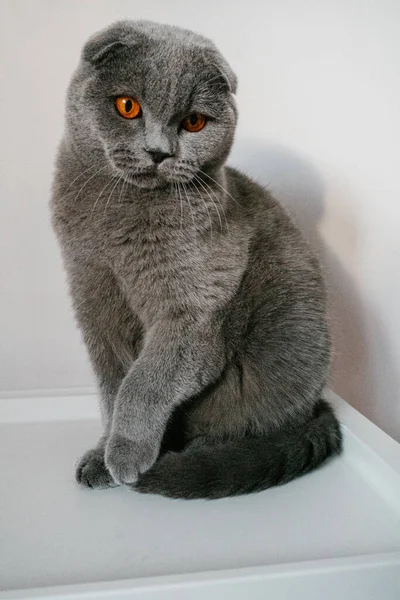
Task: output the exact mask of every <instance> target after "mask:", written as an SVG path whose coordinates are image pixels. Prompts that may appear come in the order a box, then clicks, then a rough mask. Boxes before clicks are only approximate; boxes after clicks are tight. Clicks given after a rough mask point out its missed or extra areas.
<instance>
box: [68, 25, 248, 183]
mask: <svg viewBox="0 0 400 600" xmlns="http://www.w3.org/2000/svg"><path fill="white" fill-rule="evenodd" d="M236 85H237V81H236V77H235V75H234V73H233V72H232V70H231V68H230V66H229V65H228V63H227V62H226V61H225V59H224V58H223V57H222V56H221V54H220V53H219V52H218V50H217V49H216V47H215V45H214V44H213V43H212V42H211V41H210V40H208V39H207V38H204V37H202V36H200V35H197V34H195V33H193V32H191V31H189V30H184V29H180V28H178V27H172V26H169V25H160V24H157V23H152V22H149V21H122V22H119V23H115V24H114V25H112V26H111V27H109V28H107V29H105V30H103V31H101V32H99V33H97V34H95V35H94V36H93V37H92V38H91V39H90V40H89V41H88V42H87V44H86V45H85V47H84V49H83V52H82V59H81V62H80V65H79V67H78V70H77V72H76V73H75V75H74V77H73V79H72V82H71V84H70V87H69V92H68V102H67V126H68V131H69V134H70V136H71V137H72V140H73V142H74V145H75V147H76V148H77V150H78V152H79V154H80V156H81V159H82V161H83V162H85V163H86V164H89V165H91V164H92V163H95V162H98V163H99V164H100V163H102V162H104V160H106V162H107V164H108V166H109V167H111V169H112V170H113V171H114V172H115V173H116V174H120V175H121V176H122V177H123V178H124V179H125V180H126V181H129V182H131V183H133V184H134V185H137V186H139V187H144V188H155V187H159V186H163V185H168V184H173V183H174V182H177V181H181V182H186V181H190V180H191V179H192V178H193V177H194V175H195V174H196V172H197V171H198V170H199V169H202V170H204V169H207V168H208V169H210V168H211V169H212V168H218V167H219V166H220V165H221V164H223V162H224V161H225V160H226V158H227V156H228V154H229V151H230V148H231V145H232V141H233V136H234V131H235V126H236V119H237V113H236V107H235V101H234V97H233V95H234V94H235V91H236Z"/></svg>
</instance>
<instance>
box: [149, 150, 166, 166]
mask: <svg viewBox="0 0 400 600" xmlns="http://www.w3.org/2000/svg"><path fill="white" fill-rule="evenodd" d="M147 152H148V153H149V154H150V156H151V158H152V159H153V161H154V162H155V163H156V165H158V164H160V163H162V161H163V160H165V159H166V158H170V157H171V156H172V154H170V153H169V152H163V151H162V150H147Z"/></svg>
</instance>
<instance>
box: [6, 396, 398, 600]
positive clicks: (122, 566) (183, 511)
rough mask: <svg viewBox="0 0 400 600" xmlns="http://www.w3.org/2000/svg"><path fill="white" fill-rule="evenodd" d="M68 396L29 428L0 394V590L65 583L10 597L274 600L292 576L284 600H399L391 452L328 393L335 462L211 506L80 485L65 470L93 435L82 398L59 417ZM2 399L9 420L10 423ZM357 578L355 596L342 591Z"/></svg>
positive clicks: (94, 426) (88, 405)
mask: <svg viewBox="0 0 400 600" xmlns="http://www.w3.org/2000/svg"><path fill="white" fill-rule="evenodd" d="M78 400H79V399H78V398H76V399H75V408H76V410H77V412H76V418H78V417H80V416H81V415H80V413H79V410H78ZM31 401H32V403H35V402H36V403H37V405H38V406H39V407H40V406H41V407H42V408H43V406H45V404H46V402H44V401H43V399H38V400H37V401H36V400H35V399H31ZM69 401H70V400H69V399H68V398H62V397H60V398H54V399H53V406H52V407H50V406H49V405H47V406H48V411H47V420H45V421H43V422H42V423H40V422H36V423H30V422H29V415H28V416H27V417H26V422H24V416H23V412H22V411H23V403H21V402H20V403H18V401H16V400H15V399H14V400H12V401H6V400H2V401H0V422H2V423H3V424H2V425H1V426H0V472H1V478H0V503H1V506H0V532H1V549H2V550H1V554H2V557H1V561H0V565H1V566H0V588H2V589H5V590H18V589H20V590H21V589H25V590H29V589H30V588H41V587H47V586H67V587H66V588H64V587H62V588H60V589H57V590H48V591H47V592H46V591H43V590H41V591H37V592H35V593H34V594H33V592H31V591H26V592H19V593H18V594H17V597H19V598H20V597H31V596H32V594H33V595H36V596H42V595H43V594H44V595H47V596H49V595H50V596H53V595H58V594H72V595H74V594H75V593H76V594H78V597H81V594H83V593H84V592H87V593H88V594H90V593H94V592H96V596H97V595H98V593H99V591H101V592H102V593H105V594H106V592H107V593H110V594H111V596H113V597H114V596H115V597H120V594H122V592H121V589H122V590H123V589H125V590H126V594H128V595H130V594H133V593H134V592H135V593H138V594H139V595H140V594H141V593H142V592H143V591H144V589H146V590H147V591H148V593H149V596H148V597H154V598H158V597H162V598H170V597H171V598H181V597H182V598H184V597H185V595H184V594H183V591H182V590H185V589H189V588H190V590H192V591H193V593H194V592H195V593H196V594H197V595H196V596H190V597H193V598H202V597H207V598H209V599H210V598H214V597H215V598H219V597H221V596H220V595H218V590H219V593H220V594H221V593H223V594H224V595H223V596H222V597H230V598H231V597H232V598H253V597H255V598H256V597H259V596H257V594H258V593H259V592H260V590H264V591H266V590H268V591H271V592H274V593H275V595H274V600H280V598H287V596H285V595H284V593H285V591H284V590H285V589H286V590H287V589H288V586H289V587H290V585H294V582H296V583H295V585H296V589H298V595H296V599H297V600H302V598H303V596H302V595H301V594H303V593H304V594H307V593H308V596H304V598H305V597H307V598H314V597H315V598H318V597H321V596H318V595H316V596H312V595H310V590H314V591H313V593H316V592H315V590H317V591H318V590H320V591H321V590H323V589H324V590H325V592H326V595H325V596H324V600H330V598H331V597H332V599H333V598H335V600H336V599H337V597H338V596H336V597H335V596H334V595H332V596H331V595H327V594H328V590H329V594H333V593H336V594H337V593H339V592H340V594H342V595H341V596H340V598H341V600H347V598H349V600H357V599H358V598H360V599H361V598H362V599H363V600H369V599H371V600H376V599H377V598H378V597H379V600H387V599H389V598H390V599H392V598H393V599H394V598H397V597H398V596H395V595H394V594H395V592H399V593H400V503H399V502H398V499H399V498H400V446H399V445H398V444H397V443H396V442H395V441H394V440H392V439H390V438H388V436H386V435H385V434H384V433H383V432H382V431H380V430H378V429H377V428H376V427H375V426H374V425H372V424H371V423H369V422H368V421H366V420H365V419H364V418H363V417H362V416H361V415H359V414H358V413H356V411H354V410H353V409H352V408H351V407H350V406H348V405H346V404H345V403H344V402H343V401H341V400H340V399H335V403H336V406H337V409H338V413H339V415H340V418H341V420H342V422H344V423H345V427H344V431H345V452H344V456H343V457H341V458H340V459H338V460H334V461H332V462H330V463H329V464H327V465H326V466H324V467H323V468H321V469H320V470H319V471H317V472H314V473H312V474H310V475H308V476H306V477H303V478H302V479H298V480H296V481H294V482H292V483H290V484H288V485H286V486H283V487H281V488H275V489H271V490H268V491H266V492H263V493H260V494H256V495H252V496H247V497H239V498H231V499H224V500H220V501H214V502H203V501H191V502H187V501H186V502H185V501H173V500H167V499H163V498H160V497H155V496H141V495H139V494H135V493H133V492H132V491H130V490H128V489H123V488H119V489H110V490H103V491H89V490H84V489H81V488H80V487H79V486H77V484H75V482H74V480H73V465H74V463H75V461H76V460H77V458H78V457H79V455H80V454H81V453H82V452H83V451H84V450H85V449H87V447H89V446H90V444H91V443H94V442H95V441H96V438H97V436H98V433H99V424H98V422H97V421H93V420H88V419H87V417H88V416H90V415H91V414H92V412H91V411H92V410H93V408H94V405H93V401H94V398H93V399H88V398H86V399H85V398H84V399H83V404H82V407H83V408H82V420H76V421H72V420H70V418H71V414H70V415H69V417H68V412H67V410H66V407H65V405H66V404H68V402H69ZM15 402H16V405H17V408H18V409H19V412H20V415H19V417H20V418H19V421H20V422H10V421H13V420H14V421H15V419H14V418H13V416H12V408H10V407H12V405H13V403H15ZM59 418H61V419H62V420H58V419H59ZM52 419H53V420H52ZM366 555H367V556H366ZM310 561H311V562H310ZM288 563H295V564H293V565H290V564H288ZM254 567H257V569H255V570H254ZM238 569H245V570H244V571H242V570H240V571H237V570H238ZM216 571H224V572H223V573H219V574H218V573H216ZM225 571H226V573H225ZM204 572H214V573H209V574H207V573H204ZM195 573H197V575H193V574H195ZM184 574H192V575H190V576H189V575H187V576H186V577H182V575H184ZM164 576H172V579H171V578H167V579H166V580H164V579H162V577H164ZM160 577H161V579H159V578H160ZM142 578H151V579H142ZM132 579H134V580H135V581H130V582H127V581H125V582H123V581H120V582H119V583H118V580H132ZM116 581H117V583H113V584H112V585H111V587H110V586H108V587H107V586H106V587H104V586H103V585H100V583H99V582H116ZM234 582H236V583H235V585H234V590H235V595H229V594H230V593H231V592H230V589H231V588H230V587H229V586H232V585H233V583H234ZM240 582H241V583H240ZM246 582H247V584H248V586H247V587H246ZM357 582H358V583H357ZM89 583H90V584H92V586H89V587H85V586H83V587H77V588H69V587H68V586H70V585H77V584H89ZM356 583H357V585H358V584H359V587H357V590H358V592H357V594H358V593H360V594H361V593H362V594H363V595H346V594H348V593H350V591H349V590H352V589H353V592H354V586H355V584H356ZM93 586H94V587H93ZM168 586H169V587H168ZM171 586H172V587H171ZM176 586H178V588H179V590H180V592H179V593H180V594H182V596H179V595H177V594H178V592H177V587H176ZM182 586H183V587H182ZM185 586H187V587H185ZM193 586H194V588H193ZM204 586H205V587H204ZM207 586H208V587H207ZM210 586H211V587H210ZM221 586H227V587H222V588H221ZM266 586H267V587H266ZM268 586H272V587H268ZM274 586H276V587H274ZM338 586H339V587H338ZM340 586H342V587H340ZM192 588H193V589H192ZM203 588H204V589H203ZM214 588H215V589H214ZM378 589H379V590H381V593H380V594H379V596H377V595H376V594H375V592H376V590H378ZM157 590H158V591H157ZM168 590H169V591H168ZM196 590H197V591H196ZM221 590H222V591H221ZM300 590H302V591H301V592H300ZM192 591H191V592H190V593H192ZM211 592H212V593H215V594H217V595H216V596H210V593H211ZM250 592H251V593H250ZM202 593H204V594H205V595H201V594H202ZM232 593H233V592H232ZM253 593H254V595H252V594H253ZM372 593H374V594H375V595H370V594H372ZM152 594H153V595H152ZM157 594H160V595H157ZM168 594H170V595H168ZM280 594H283V595H280ZM343 594H345V595H343ZM6 597H10V594H7V595H6Z"/></svg>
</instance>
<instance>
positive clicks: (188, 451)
mask: <svg viewBox="0 0 400 600" xmlns="http://www.w3.org/2000/svg"><path fill="white" fill-rule="evenodd" d="M341 450H342V435H341V431H340V425H339V422H338V420H337V419H336V417H335V414H334V412H333V410H332V408H331V407H330V406H329V404H328V403H327V402H325V400H319V401H318V402H317V404H316V406H315V409H314V414H313V417H312V418H311V420H310V421H308V422H307V423H305V424H303V425H301V426H299V427H298V428H297V429H291V430H286V431H282V432H280V433H279V434H275V435H274V436H270V437H247V438H241V439H238V440H232V441H227V442H217V443H215V444H213V445H211V444H210V445H206V444H204V445H198V444H196V443H195V444H193V445H191V444H189V445H188V446H187V447H186V448H185V449H184V450H183V451H182V452H168V453H167V454H165V455H164V456H162V457H161V458H160V459H159V460H158V461H157V462H156V463H155V464H154V465H153V467H151V469H149V471H147V472H146V473H143V474H142V475H140V477H139V479H138V481H137V482H136V484H135V485H134V489H136V490H137V491H139V492H142V493H146V494H161V495H163V496H168V497H170V498H186V499H194V498H208V499H214V498H224V497H226V496H237V495H239V494H249V493H251V492H260V491H261V490H265V489H267V488H269V487H272V486H276V485H282V484H284V483H287V482H289V481H291V480H292V479H295V478H296V477H299V476H301V475H304V474H305V473H309V472H310V471H313V470H314V469H316V468H317V467H319V466H320V465H321V464H322V463H323V462H324V461H325V460H326V459H327V458H329V457H330V456H334V455H336V454H340V452H341Z"/></svg>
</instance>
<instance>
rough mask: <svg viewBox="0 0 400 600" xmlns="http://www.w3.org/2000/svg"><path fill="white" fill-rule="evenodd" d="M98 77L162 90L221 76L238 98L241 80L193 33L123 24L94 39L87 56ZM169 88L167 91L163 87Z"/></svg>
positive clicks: (146, 23) (84, 55)
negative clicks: (133, 80)
mask: <svg viewBox="0 0 400 600" xmlns="http://www.w3.org/2000/svg"><path fill="white" fill-rule="evenodd" d="M82 58H83V61H84V62H85V63H90V64H91V66H92V67H94V69H96V71H98V72H99V73H101V74H103V75H106V76H108V79H110V78H112V77H113V76H114V77H115V78H116V79H117V78H121V77H129V75H130V74H131V75H133V76H134V77H136V79H140V80H142V81H143V80H147V82H148V83H150V84H151V81H152V80H153V83H156V82H157V80H158V85H157V87H158V88H160V84H162V83H164V82H165V81H167V80H169V81H170V82H171V81H176V80H178V79H180V80H181V83H184V84H185V86H186V87H190V86H193V85H194V84H195V82H196V80H198V81H204V80H206V79H208V80H210V76H211V75H212V73H213V72H214V73H215V76H216V78H217V76H218V75H220V76H221V77H222V79H223V81H224V82H225V84H226V85H227V88H228V89H229V91H231V92H233V93H235V90H236V77H235V75H234V74H233V72H232V70H231V69H230V67H229V65H228V63H227V62H226V61H225V59H224V58H223V57H222V56H221V55H220V53H219V52H218V50H217V48H216V47H215V45H214V44H213V42H211V40H208V39H207V38H205V37H203V36H201V35H199V34H197V33H194V32H192V31H189V30H186V29H181V28H179V27H175V26H171V25H161V24H159V23H153V22H151V21H123V22H119V23H116V24H114V25H112V26H111V27H109V28H107V29H105V30H103V31H101V32H99V33H97V34H95V35H94V36H93V37H92V38H91V39H90V40H89V41H88V42H87V44H86V45H85V47H84V49H83V53H82ZM162 87H164V86H162Z"/></svg>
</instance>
